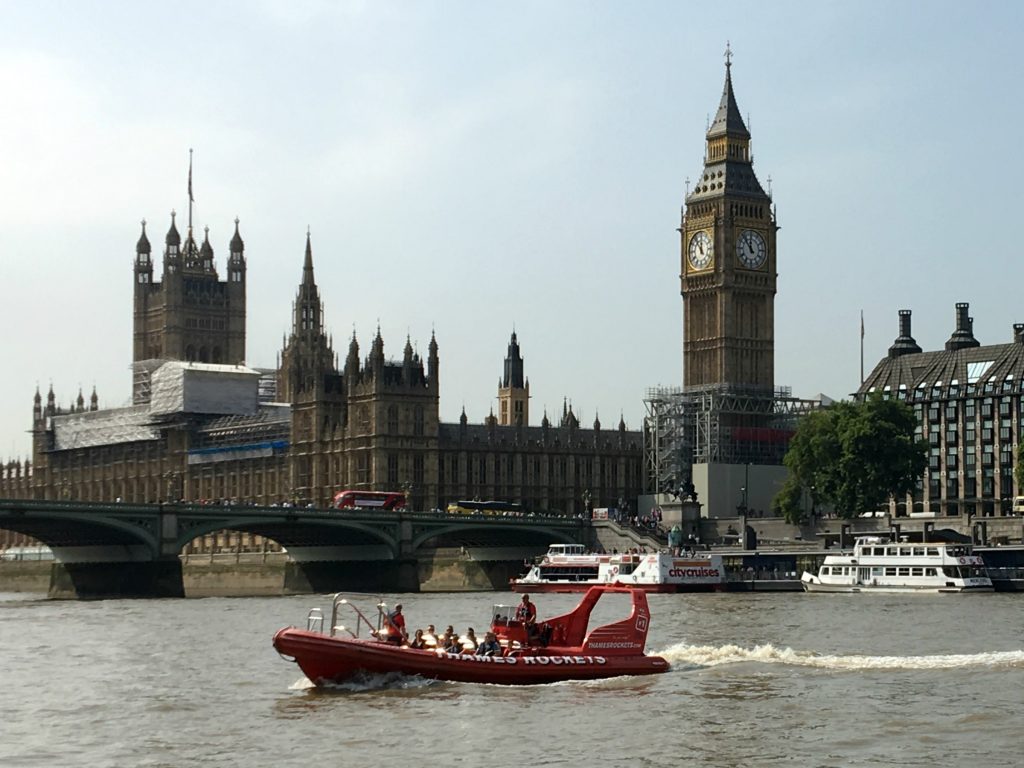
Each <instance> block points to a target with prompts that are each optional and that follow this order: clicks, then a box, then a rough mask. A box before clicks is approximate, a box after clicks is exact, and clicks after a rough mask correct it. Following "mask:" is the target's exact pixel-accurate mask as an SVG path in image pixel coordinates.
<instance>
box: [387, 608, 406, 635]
mask: <svg viewBox="0 0 1024 768" xmlns="http://www.w3.org/2000/svg"><path fill="white" fill-rule="evenodd" d="M384 627H385V630H386V633H387V636H386V638H385V639H386V640H387V642H389V643H399V644H401V643H404V642H407V641H408V640H409V633H408V632H406V631H405V616H403V615H402V604H401V603H398V604H397V605H396V606H395V609H394V610H393V611H391V613H389V614H388V615H387V616H386V617H385V620H384Z"/></svg>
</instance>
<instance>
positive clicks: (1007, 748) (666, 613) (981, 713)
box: [0, 593, 1024, 768]
mask: <svg viewBox="0 0 1024 768" xmlns="http://www.w3.org/2000/svg"><path fill="white" fill-rule="evenodd" d="M385 599H387V598H385ZM516 599H517V597H516V596H515V595H511V594H506V593H474V594H429V595H403V596H401V602H402V603H403V604H404V606H405V614H406V616H407V620H408V622H409V626H410V627H417V626H424V625H426V624H427V623H434V624H437V625H441V626H443V625H445V624H447V623H453V624H455V625H456V627H457V628H458V629H460V630H462V629H465V627H466V626H468V625H472V626H473V627H474V628H476V629H477V630H478V632H479V630H480V629H481V628H482V627H484V626H486V624H487V620H488V617H489V615H490V607H491V605H492V604H494V603H496V602H505V603H515V602H516ZM536 601H537V602H538V604H539V607H540V614H541V616H544V615H548V614H553V613H555V612H561V611H563V610H567V609H569V608H570V607H572V605H574V604H575V602H576V597H575V596H571V595H539V596H537V598H536ZM372 602H373V599H372V598H369V599H367V600H366V603H367V604H368V605H369V604H372ZM650 602H651V610H652V615H653V623H652V628H651V633H650V636H649V638H648V649H649V651H651V652H659V653H661V655H663V656H665V657H666V658H667V659H668V660H669V661H670V662H671V663H672V670H671V671H670V672H668V673H667V674H664V675H656V676H653V677H645V678H616V679H611V680H605V681H597V682H567V683H557V684H553V685H543V686H531V687H523V688H508V687H499V686H490V685H471V684H462V683H439V682H427V681H423V680H420V679H417V678H404V679H403V678H398V679H387V678H375V679H370V680H367V681H365V682H362V683H360V684H358V685H356V684H352V685H346V686H343V687H340V688H338V689H334V690H320V689H313V688H311V687H310V686H309V685H308V682H307V681H305V680H304V678H303V677H302V674H301V672H300V671H299V669H298V667H296V666H295V665H294V664H293V663H290V662H287V661H285V660H283V659H282V658H280V657H279V656H278V655H277V653H276V652H275V651H274V650H273V648H272V647H271V645H270V640H271V637H272V635H273V633H274V631H275V630H277V629H278V628H280V627H281V626H284V625H288V624H296V625H300V626H304V625H305V616H306V612H307V611H308V609H309V608H311V607H314V606H319V607H321V608H323V609H325V611H326V610H327V609H329V605H330V598H329V597H327V596H322V597H318V596H305V597H279V598H234V599H232V598H206V599H186V600H132V601H127V600H105V601H95V602H75V601H49V600H45V599H40V598H39V597H38V596H26V595H23V594H19V595H16V594H3V593H0V668H2V670H3V671H2V681H3V684H2V685H0V713H2V716H0V765H3V766H5V768H7V767H9V766H48V767H49V766H188V765H203V766H241V765H246V766H256V765H274V766H311V765H346V766H347V765H369V764H378V765H383V764H392V763H395V764H398V765H428V766H438V765H446V766H450V765H466V766H478V765H492V766H513V765H514V766H593V765H596V764H603V765H608V766H621V765H626V764H629V765H633V766H684V765H700V766H710V767H713V768H717V767H719V766H720V767H722V768H726V767H731V766H744V767H756V766H783V765H784V766H815V767H818V766H836V767H837V768H838V767H840V766H842V767H844V768H845V767H848V766H937V765H950V764H953V763H964V762H969V763H971V764H978V763H980V764H983V765H1019V764H1021V761H1022V759H1024V758H1022V754H1021V734H1020V728H1019V719H1018V718H1019V717H1020V705H1021V701H1022V699H1021V691H1022V690H1024V650H1022V649H1024V640H1022V637H1024V632H1022V630H1024V610H1022V609H1024V602H1022V597H1021V596H1013V595H1003V594H988V595H929V596H924V595H921V596H899V595H805V594H793V593H789V594H762V595H757V594H730V593H726V594H711V595H652V596H651V598H650ZM616 615H617V612H616V611H610V612H607V611H606V612H605V613H602V614H601V615H600V616H597V617H596V618H598V619H599V620H600V619H614V618H616Z"/></svg>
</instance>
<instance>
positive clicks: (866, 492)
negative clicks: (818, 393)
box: [772, 394, 928, 522]
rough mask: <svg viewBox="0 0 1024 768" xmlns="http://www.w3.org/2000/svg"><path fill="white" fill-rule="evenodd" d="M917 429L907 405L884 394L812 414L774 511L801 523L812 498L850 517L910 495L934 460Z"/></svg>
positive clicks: (793, 450)
mask: <svg viewBox="0 0 1024 768" xmlns="http://www.w3.org/2000/svg"><path fill="white" fill-rule="evenodd" d="M914 426H915V422H914V413H913V411H912V410H911V409H910V408H909V407H907V405H906V404H904V403H901V402H899V401H898V400H885V399H883V398H882V397H881V395H878V394H876V395H873V396H871V397H869V398H868V399H867V400H864V401H860V402H850V401H843V402H840V403H836V404H835V405H832V406H830V407H828V408H824V409H822V410H819V411H815V412H813V413H811V414H809V415H808V416H807V417H805V418H804V419H803V421H801V423H800V426H799V427H798V428H797V432H796V434H795V435H794V436H793V440H792V442H791V443H790V446H789V451H788V452H787V453H786V457H785V459H784V462H785V465H786V467H787V468H788V469H789V479H788V480H787V481H786V484H785V486H783V488H782V490H781V491H780V492H779V494H778V495H777V496H776V497H775V500H774V501H773V503H772V506H773V508H774V509H775V510H776V511H777V512H778V513H779V514H781V515H782V516H783V517H785V518H786V519H787V520H789V521H790V522H800V521H801V520H802V519H804V518H805V517H806V515H807V510H806V509H805V508H804V507H805V506H806V504H805V503H804V502H805V499H807V498H809V500H810V503H811V505H812V507H813V506H816V505H817V504H820V503H824V504H827V505H829V506H831V507H832V508H833V509H835V511H836V512H837V513H838V514H839V515H840V516H841V517H847V518H849V517H854V516H856V515H857V514H858V513H860V512H866V511H870V510H874V509H877V508H878V507H879V506H881V505H882V504H883V503H884V502H885V501H887V500H888V499H889V498H890V497H891V496H902V495H905V494H907V493H909V492H910V491H911V490H912V489H913V487H914V484H915V483H916V482H917V479H918V478H919V477H921V475H922V474H923V473H924V468H925V465H926V464H927V461H928V459H927V444H926V443H925V442H924V441H923V440H919V441H915V440H914ZM805 494H807V495H806V496H805Z"/></svg>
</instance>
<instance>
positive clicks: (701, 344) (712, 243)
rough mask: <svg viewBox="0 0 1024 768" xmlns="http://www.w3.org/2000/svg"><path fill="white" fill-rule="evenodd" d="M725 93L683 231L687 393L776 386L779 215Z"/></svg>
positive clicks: (728, 68) (727, 71) (727, 81)
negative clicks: (723, 388) (755, 168)
mask: <svg viewBox="0 0 1024 768" xmlns="http://www.w3.org/2000/svg"><path fill="white" fill-rule="evenodd" d="M730 56H731V53H730V52H729V51H728V50H727V51H726V64H725V88H724V90H723V92H722V101H721V104H719V107H718V113H717V114H716V115H715V119H714V121H713V122H712V123H711V126H710V128H709V129H708V132H707V146H706V149H705V157H704V170H703V171H702V173H701V176H700V178H699V179H698V180H697V183H696V185H695V186H694V188H693V191H692V192H689V194H688V195H687V198H686V206H685V210H684V212H683V217H682V225H681V226H680V228H679V232H680V234H681V236H682V270H681V274H680V277H681V280H682V295H683V386H684V388H704V387H709V386H720V385H725V386H729V387H733V388H737V387H738V388H744V389H758V390H765V391H767V392H770V391H771V390H772V389H773V387H774V368H775V361H774V338H775V334H774V322H775V311H774V304H775V283H776V277H777V275H776V261H775V232H776V230H777V229H778V227H777V226H776V223H775V214H774V211H773V209H772V201H771V198H770V197H769V196H768V194H766V193H765V191H764V190H763V189H762V188H761V185H760V183H759V182H758V180H757V177H756V176H755V175H754V168H753V164H752V157H751V153H750V132H749V131H748V130H747V127H746V125H745V124H744V122H743V118H742V117H741V116H740V111H739V108H738V107H737V106H736V99H735V97H734V96H733V91H732V77H731V62H730Z"/></svg>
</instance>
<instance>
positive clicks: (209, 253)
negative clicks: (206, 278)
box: [199, 227, 213, 268]
mask: <svg viewBox="0 0 1024 768" xmlns="http://www.w3.org/2000/svg"><path fill="white" fill-rule="evenodd" d="M199 255H200V256H202V258H203V267H205V268H210V267H212V266H213V246H212V245H210V228H209V227H203V244H202V246H201V247H200V248H199Z"/></svg>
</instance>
